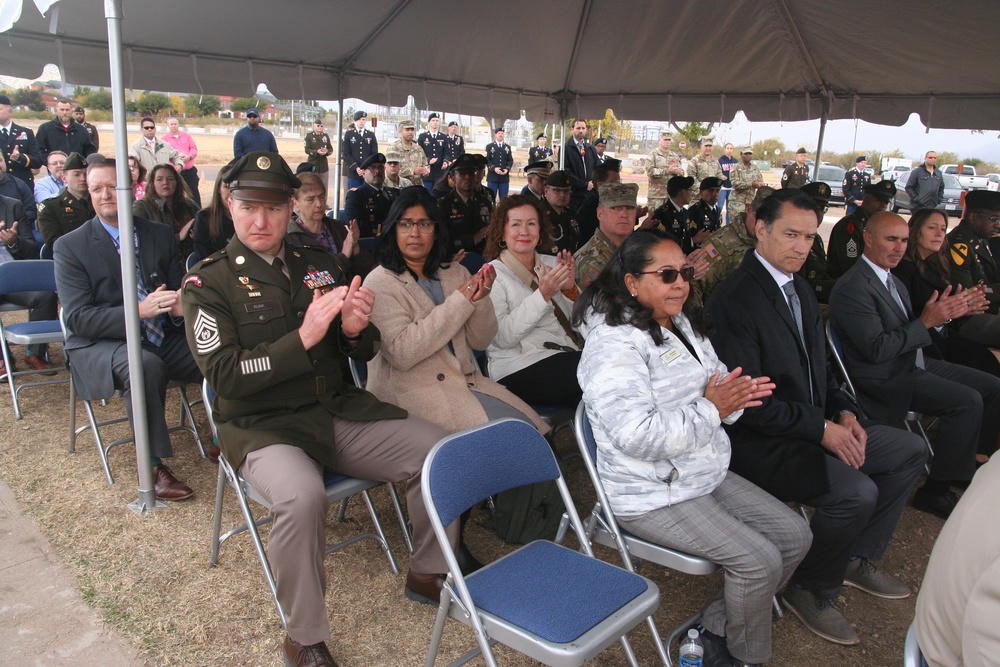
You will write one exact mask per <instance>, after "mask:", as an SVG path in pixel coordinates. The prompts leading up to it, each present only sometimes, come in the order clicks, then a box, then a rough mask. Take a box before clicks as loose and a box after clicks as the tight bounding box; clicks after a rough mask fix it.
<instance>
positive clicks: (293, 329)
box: [181, 237, 406, 468]
mask: <svg viewBox="0 0 1000 667" xmlns="http://www.w3.org/2000/svg"><path fill="white" fill-rule="evenodd" d="M284 248H285V263H286V265H287V267H288V274H289V276H290V279H286V278H285V276H284V274H283V273H282V272H281V271H280V270H278V269H276V268H274V267H272V266H269V265H268V264H267V263H266V262H265V261H264V260H263V259H261V257H260V256H259V255H257V254H256V253H254V252H253V251H251V250H249V249H247V247H246V246H244V245H243V243H241V242H240V240H239V239H238V238H236V237H233V240H232V241H230V242H229V245H228V246H227V247H226V248H225V249H223V250H220V251H219V252H217V253H215V254H214V255H211V256H210V257H208V258H206V259H205V260H203V261H202V262H200V263H198V264H197V265H196V266H195V267H194V269H193V270H192V271H191V272H190V273H189V274H188V275H187V276H186V277H185V278H184V283H183V287H182V288H181V289H182V297H181V298H182V302H183V305H184V317H185V327H186V329H187V339H188V345H190V346H191V351H192V352H193V353H194V358H195V361H196V362H197V364H198V367H199V368H200V369H201V371H202V373H204V375H205V378H206V379H207V380H208V383H209V385H210V386H212V387H213V388H214V389H215V390H216V391H217V392H218V394H219V395H218V396H217V397H216V399H215V403H214V405H213V409H214V410H215V412H216V415H217V417H216V424H217V426H218V429H219V445H220V446H221V447H222V450H223V452H224V453H225V455H226V459H227V460H228V461H230V462H231V463H232V464H233V466H234V467H239V466H240V465H241V464H242V463H243V459H244V458H245V457H246V455H247V454H248V453H250V452H252V451H255V450H257V449H261V448H263V447H266V446H268V445H272V444H276V443H285V444H290V445H294V446H296V447H300V448H301V449H303V450H305V452H306V453H307V454H309V455H310V456H311V457H312V458H314V459H316V460H317V461H318V462H319V463H321V464H322V465H324V466H326V467H328V468H334V467H335V460H334V456H335V455H334V446H335V443H334V440H333V421H332V418H333V417H334V416H336V417H340V418H342V419H349V420H353V421H374V420H378V419H401V418H404V417H406V411H405V410H403V409H401V408H398V407H396V406H393V405H389V404H388V403H382V402H381V401H379V400H378V399H376V398H375V397H374V396H372V395H371V394H369V393H368V392H366V391H364V390H362V389H356V388H354V387H353V386H351V385H350V384H348V383H346V382H345V381H344V380H343V378H342V377H341V370H340V369H341V360H342V359H343V357H344V356H345V355H349V356H351V357H352V358H354V359H356V360H357V361H360V362H362V363H363V362H366V361H368V360H369V359H371V358H372V357H374V356H375V353H376V351H377V347H378V343H379V340H380V335H379V331H378V329H377V328H376V327H375V326H374V325H372V324H369V325H368V328H367V329H365V331H364V333H363V334H362V336H361V339H360V340H359V341H358V343H357V347H356V349H354V350H353V351H351V352H348V351H347V347H348V345H349V343H348V342H347V341H346V340H345V339H344V337H343V335H342V334H341V329H340V318H339V317H337V318H336V319H334V321H333V322H332V323H331V324H330V330H329V333H328V334H327V336H326V339H325V340H324V341H323V342H321V343H319V344H318V345H316V346H315V347H313V348H312V349H310V350H306V349H305V348H304V347H303V346H302V340H301V339H300V338H299V333H298V328H299V326H301V324H302V320H303V318H304V316H305V312H306V309H307V308H308V307H309V304H310V303H311V302H312V298H313V295H312V293H313V289H312V288H311V287H310V285H309V283H310V281H312V282H313V284H315V282H317V281H318V282H320V283H324V282H326V283H329V282H330V281H334V284H335V285H337V286H339V285H342V284H345V277H344V275H343V273H342V272H341V270H340V269H339V265H338V264H337V263H336V261H335V260H334V258H333V257H332V256H331V255H329V254H328V253H326V252H324V251H321V250H318V249H314V248H293V247H290V246H288V245H287V244H285V246H284Z"/></svg>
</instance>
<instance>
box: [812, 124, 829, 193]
mask: <svg viewBox="0 0 1000 667" xmlns="http://www.w3.org/2000/svg"><path fill="white" fill-rule="evenodd" d="M826 116H827V113H826V109H824V110H823V115H822V116H820V117H819V138H818V139H817V140H816V162H815V163H814V164H813V177H812V179H813V180H814V181H815V180H817V179H818V178H819V165H820V160H819V157H820V155H822V154H823V135H824V134H825V133H826Z"/></svg>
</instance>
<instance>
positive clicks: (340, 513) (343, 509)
mask: <svg viewBox="0 0 1000 667" xmlns="http://www.w3.org/2000/svg"><path fill="white" fill-rule="evenodd" d="M348 500H350V498H344V499H343V500H341V501H340V509H338V510H337V522H338V523H342V522H343V521H344V518H345V517H346V516H347V501H348Z"/></svg>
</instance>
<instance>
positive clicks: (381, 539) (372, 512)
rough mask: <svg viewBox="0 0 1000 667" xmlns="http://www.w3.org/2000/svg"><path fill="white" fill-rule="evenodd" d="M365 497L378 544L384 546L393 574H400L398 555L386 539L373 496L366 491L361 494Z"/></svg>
mask: <svg viewBox="0 0 1000 667" xmlns="http://www.w3.org/2000/svg"><path fill="white" fill-rule="evenodd" d="M361 495H362V496H364V499H365V505H367V506H368V513H369V514H370V515H371V517H372V523H373V524H375V533H376V534H377V535H378V542H379V544H380V545H381V546H382V551H384V552H385V556H386V558H388V559H389V568H390V569H391V570H392V573H393V574H399V565H398V564H396V555H395V554H393V553H392V547H390V546H389V541H388V540H387V539H385V531H384V530H382V522H381V521H379V518H378V514H376V513H375V505H374V504H373V503H372V496H371V494H370V493H369V492H368V489H365V490H364V491H362V492H361Z"/></svg>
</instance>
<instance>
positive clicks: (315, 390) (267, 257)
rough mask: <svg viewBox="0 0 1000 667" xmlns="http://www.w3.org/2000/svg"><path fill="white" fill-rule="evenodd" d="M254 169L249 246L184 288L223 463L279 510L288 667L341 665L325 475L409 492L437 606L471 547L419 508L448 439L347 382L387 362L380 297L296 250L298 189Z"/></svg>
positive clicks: (235, 190) (243, 224) (226, 254)
mask: <svg viewBox="0 0 1000 667" xmlns="http://www.w3.org/2000/svg"><path fill="white" fill-rule="evenodd" d="M247 158H249V159H248V160H244V161H241V162H239V163H237V164H236V165H234V167H233V171H232V173H231V174H230V176H229V177H228V180H229V182H230V187H231V188H232V190H231V196H230V199H229V204H230V210H231V213H232V217H233V226H234V228H235V230H236V235H235V236H234V237H233V239H232V241H230V243H229V245H228V246H227V247H226V248H225V249H223V250H220V251H219V252H217V253H215V254H214V255H211V256H210V257H208V258H207V259H205V260H203V261H202V262H201V263H199V264H198V265H197V266H195V268H194V269H193V270H192V271H191V273H189V274H188V275H187V276H186V277H185V278H184V286H183V289H182V292H183V304H184V315H185V318H186V322H185V323H186V327H187V340H188V344H189V346H190V348H191V350H192V352H193V353H194V357H195V361H196V362H197V364H198V366H199V367H200V368H201V369H202V371H203V372H204V374H205V377H206V378H207V379H208V382H209V384H210V385H211V386H212V388H213V389H214V390H215V391H216V393H217V395H216V399H215V402H214V404H213V406H212V407H213V410H214V411H215V414H216V415H217V421H216V423H217V425H218V427H219V428H218V430H219V444H220V446H221V447H222V453H223V455H224V456H225V457H226V460H227V461H228V462H229V463H230V464H231V465H232V466H233V467H234V468H237V469H238V470H240V472H241V473H242V474H243V476H244V477H245V478H246V479H247V480H248V481H249V482H250V483H251V484H252V485H253V486H254V487H255V488H257V489H260V490H262V492H263V493H265V495H266V496H267V498H268V500H269V501H271V504H272V507H273V508H274V512H273V518H274V524H273V528H272V532H271V536H270V538H269V540H268V545H267V546H268V556H269V560H270V563H271V568H272V569H273V570H274V574H275V579H276V580H277V598H278V601H279V602H280V603H281V606H282V608H283V609H284V610H285V613H286V615H287V616H288V619H287V621H288V622H287V632H288V634H287V636H286V637H285V640H284V645H283V651H284V660H285V662H286V664H295V665H302V664H316V665H333V664H335V662H334V660H333V657H332V656H331V654H330V652H329V648H328V647H327V645H326V642H327V641H328V640H329V638H330V620H329V619H330V615H329V613H328V612H327V608H326V601H325V597H324V591H323V586H322V581H323V567H324V566H323V558H322V553H323V549H324V547H325V535H324V533H325V528H324V525H325V516H326V512H327V508H328V503H327V502H326V501H325V494H324V491H323V489H324V483H323V470H324V469H327V470H332V471H336V472H338V473H341V474H344V475H352V476H357V477H364V478H365V479H376V480H379V481H386V482H404V483H405V485H406V494H407V507H408V510H409V516H410V520H411V521H412V522H413V543H414V544H413V554H412V556H411V557H410V572H409V573H408V575H407V578H406V582H407V584H406V585H407V587H408V590H409V592H410V595H411V597H413V596H415V595H418V594H419V595H420V596H421V599H429V598H428V597H427V596H428V595H431V596H432V595H433V594H434V593H433V591H432V590H431V589H432V588H433V587H434V584H435V581H436V577H437V576H438V575H440V574H441V573H443V572H445V571H446V565H445V563H444V559H443V554H442V551H441V547H442V546H443V547H444V548H445V549H447V548H453V547H454V545H455V544H456V543H457V537H458V525H457V523H456V524H455V525H454V526H452V527H450V528H449V530H448V536H449V543H448V544H445V545H441V546H439V545H438V543H437V541H436V540H435V539H434V536H433V531H432V529H431V526H430V522H429V520H428V516H427V511H426V508H425V507H424V504H423V499H422V497H421V495H420V474H421V467H422V465H423V461H424V459H425V458H426V456H427V453H428V452H429V451H430V449H431V447H433V446H434V444H435V443H436V442H437V440H439V439H440V438H441V437H442V436H443V435H445V432H444V430H443V429H441V428H440V427H437V426H435V425H432V424H430V423H428V422H426V421H424V420H421V419H418V418H416V417H408V416H407V414H406V412H405V411H404V410H402V409H400V408H398V407H396V406H393V405H390V404H387V403H383V402H381V401H379V400H377V399H376V398H375V397H374V396H372V395H371V394H369V393H367V392H365V391H364V390H361V389H356V388H354V387H351V386H349V384H348V383H347V382H346V381H345V379H344V377H343V375H342V373H341V368H342V366H343V364H344V361H345V357H347V356H350V357H351V358H353V359H355V360H356V361H357V362H358V363H365V362H366V361H368V360H369V359H371V358H372V357H374V355H375V351H376V350H377V349H378V344H379V340H380V334H379V331H378V329H377V328H376V327H375V326H374V325H372V324H371V323H370V322H369V321H368V317H369V315H370V313H371V310H372V308H373V306H374V303H375V299H376V296H375V294H374V293H373V292H372V291H371V290H369V289H366V288H364V287H362V286H361V279H360V277H355V278H354V279H353V280H351V281H348V280H347V279H346V277H345V275H344V274H343V272H342V271H341V268H340V265H338V263H337V261H336V259H335V257H334V256H332V255H330V254H329V253H327V252H325V251H323V250H319V249H316V248H300V247H291V246H289V245H287V244H286V243H285V242H284V237H285V229H286V226H287V224H288V219H289V217H290V216H291V213H292V205H291V203H290V201H289V193H290V192H292V191H293V190H294V189H295V188H296V187H297V186H298V179H297V178H296V177H295V176H294V174H292V173H291V170H290V169H288V166H287V165H286V164H284V160H282V159H281V157H280V156H279V155H277V154H276V153H271V154H264V153H256V154H252V155H248V156H247ZM248 197H249V199H247V198H248ZM414 599H417V598H416V597H414ZM307 658H310V659H311V660H313V662H307V661H306V660H307Z"/></svg>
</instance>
